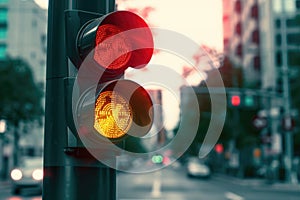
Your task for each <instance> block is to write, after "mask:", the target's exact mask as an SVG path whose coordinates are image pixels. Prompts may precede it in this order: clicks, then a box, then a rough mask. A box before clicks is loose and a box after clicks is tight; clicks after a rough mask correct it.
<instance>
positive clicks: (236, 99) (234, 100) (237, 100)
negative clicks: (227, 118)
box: [229, 94, 241, 107]
mask: <svg viewBox="0 0 300 200" xmlns="http://www.w3.org/2000/svg"><path fill="white" fill-rule="evenodd" d="M229 102H230V105H231V106H232V107H239V106H240V105H241V97H240V95H237V94H235V95H231V96H230V101H229Z"/></svg>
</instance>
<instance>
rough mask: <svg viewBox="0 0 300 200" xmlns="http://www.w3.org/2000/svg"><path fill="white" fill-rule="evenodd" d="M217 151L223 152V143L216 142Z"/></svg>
mask: <svg viewBox="0 0 300 200" xmlns="http://www.w3.org/2000/svg"><path fill="white" fill-rule="evenodd" d="M215 151H216V152H217V153H219V154H221V153H223V151H224V147H223V144H216V146H215Z"/></svg>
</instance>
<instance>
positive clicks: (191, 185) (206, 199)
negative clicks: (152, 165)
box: [117, 168, 300, 200]
mask: <svg viewBox="0 0 300 200" xmlns="http://www.w3.org/2000/svg"><path fill="white" fill-rule="evenodd" d="M117 186H118V199H119V200H129V199H170V200H226V199H228V200H266V199H272V200H283V199H284V200H287V199H288V200H298V199H299V196H300V189H299V190H297V189H294V190H289V189H283V188H276V187H272V186H270V185H266V184H262V182H255V181H237V180H236V179H231V178H228V177H226V176H219V175H215V176H212V177H211V179H207V180H206V179H196V178H189V177H187V176H186V173H185V171H184V168H177V169H173V168H166V169H164V170H161V171H158V172H154V173H147V174H143V175H137V174H126V173H120V174H119V175H118V182H117ZM299 188H300V187H299Z"/></svg>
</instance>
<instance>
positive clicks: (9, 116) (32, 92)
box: [0, 59, 43, 125]
mask: <svg viewBox="0 0 300 200" xmlns="http://www.w3.org/2000/svg"><path fill="white" fill-rule="evenodd" d="M42 95H43V93H42V90H41V88H39V87H38V86H37V85H36V84H35V82H34V78H33V75H32V71H31V69H30V67H29V66H28V64H27V63H25V62H24V61H22V60H20V59H16V60H11V59H9V60H6V61H2V62H1V63H0V117H1V118H5V119H6V120H7V121H8V122H10V123H12V124H14V125H18V124H19V122H21V121H24V122H26V121H33V120H36V119H40V117H41V116H42V114H43V107H42V102H41V99H42Z"/></svg>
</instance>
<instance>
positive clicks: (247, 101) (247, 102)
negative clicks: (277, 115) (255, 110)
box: [244, 95, 254, 107]
mask: <svg viewBox="0 0 300 200" xmlns="http://www.w3.org/2000/svg"><path fill="white" fill-rule="evenodd" d="M244 103H245V106H249V107H250V106H253V105H254V98H253V96H252V95H251V96H250V95H246V96H245V100H244Z"/></svg>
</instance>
